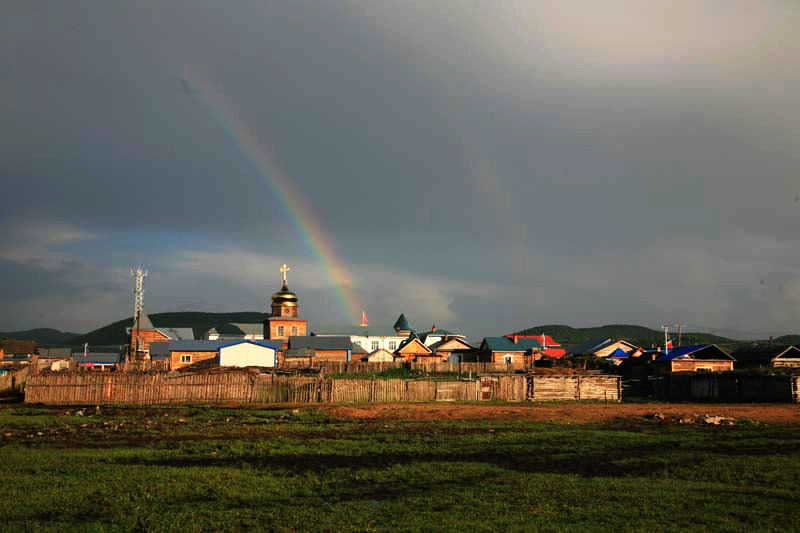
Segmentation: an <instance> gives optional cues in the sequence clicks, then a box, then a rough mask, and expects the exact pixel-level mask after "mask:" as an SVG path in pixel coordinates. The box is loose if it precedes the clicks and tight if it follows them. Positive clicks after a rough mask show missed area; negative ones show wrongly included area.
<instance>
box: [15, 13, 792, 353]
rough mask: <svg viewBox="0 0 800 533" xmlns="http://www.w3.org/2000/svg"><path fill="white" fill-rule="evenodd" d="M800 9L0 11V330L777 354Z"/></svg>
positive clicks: (783, 321) (784, 314)
mask: <svg viewBox="0 0 800 533" xmlns="http://www.w3.org/2000/svg"><path fill="white" fill-rule="evenodd" d="M797 28H800V4H798V3H797V2H795V1H789V0H787V1H783V2H782V1H766V0H752V1H746V2H738V1H733V0H720V1H718V2H711V1H709V2H700V1H697V0H688V1H676V0H665V1H663V2H661V1H658V2H656V1H650V2H648V1H642V2H627V1H622V0H620V1H611V0H609V1H605V0H602V1H601V0H591V1H585V2H577V1H576V2H570V1H564V2H536V1H531V0H523V1H518V2H515V1H512V0H506V1H503V2H489V1H486V2H483V1H481V2H477V1H467V0H453V1H445V0H420V1H412V0H401V1H386V0H382V1H375V0H353V1H346V0H326V1H324V2H323V1H308V2H305V1H299V0H292V1H288V0H287V1H272V0H258V1H256V0H252V1H251V0H236V1H234V2H226V3H221V2H219V1H218V0H191V1H190V0H170V1H168V2H163V1H160V0H159V1H146V0H140V1H136V2H130V1H125V2H122V1H119V2H116V1H109V0H98V1H96V2H93V1H85V2H66V1H65V2H58V1H52V2H43V1H37V0H33V1H31V0H18V1H17V0H12V1H11V2H5V3H4V4H3V7H0V50H3V53H2V54H0V125H1V126H0V179H1V180H2V185H3V188H2V190H3V192H4V193H5V194H4V198H5V201H4V202H3V205H2V209H0V224H1V225H2V228H3V229H4V231H3V235H2V239H1V240H0V331H3V330H5V331H8V330H15V329H27V328H33V327H55V328H59V329H62V330H71V331H78V332H85V331H89V330H91V329H94V328H96V327H99V326H102V325H105V324H107V323H109V322H111V321H113V320H118V319H121V318H125V317H126V316H130V315H131V313H132V306H133V298H132V294H131V287H132V285H131V279H130V276H129V269H130V267H131V266H136V265H138V264H141V265H143V266H145V267H147V268H148V269H149V271H150V276H149V277H148V278H147V280H146V284H145V286H146V289H147V293H146V294H145V307H146V309H147V310H148V311H149V312H160V311H179V310H197V311H234V310H258V311H261V310H264V309H265V308H266V307H267V305H268V299H269V295H270V294H271V293H272V292H273V291H275V290H277V289H278V288H279V285H280V273H279V272H278V268H279V267H280V265H281V264H282V263H284V262H286V263H289V264H290V266H291V267H292V272H291V273H290V286H291V288H292V289H294V290H295V291H296V292H297V293H298V295H299V297H300V305H301V311H302V313H303V314H305V315H306V316H307V317H308V318H309V320H310V321H311V329H314V326H315V325H333V324H347V323H351V324H355V323H357V322H358V319H359V318H360V317H358V316H353V317H351V316H346V311H345V309H344V306H343V305H341V302H340V300H339V299H338V298H337V296H336V294H337V290H338V287H337V286H336V285H337V278H336V277H334V276H331V275H330V271H329V269H327V268H326V266H325V264H324V262H322V261H320V258H319V256H318V255H317V254H315V253H314V250H313V249H312V248H311V247H310V246H309V245H308V243H307V241H306V240H305V239H304V237H303V229H302V228H300V227H298V225H297V224H296V223H295V221H294V220H293V219H292V217H290V216H288V215H287V211H286V209H285V207H284V205H283V203H282V201H281V198H280V197H279V196H278V195H276V193H275V189H274V188H273V187H271V186H270V176H269V175H268V174H269V172H266V173H265V172H264V169H263V168H260V167H259V166H258V165H257V164H256V163H255V162H254V160H253V157H252V154H251V153H248V152H247V150H246V149H244V148H243V147H242V146H241V143H238V142H237V139H236V136H235V132H234V134H233V135H232V134H231V131H226V120H225V116H224V115H222V116H220V113H219V109H215V108H214V106H213V105H210V104H209V102H208V100H207V99H206V98H205V97H204V95H205V94H207V93H211V94H215V95H218V96H219V97H220V98H221V99H224V101H225V102H227V105H228V106H229V107H230V108H231V109H235V110H236V113H237V115H238V117H239V120H240V123H241V124H240V126H241V127H242V128H244V129H246V131H248V132H249V135H250V136H251V139H252V140H253V143H254V146H255V147H256V149H258V150H262V151H263V153H268V154H271V155H270V156H269V157H270V158H271V160H272V161H273V162H274V164H275V168H279V169H281V172H283V173H284V174H285V176H286V177H287V178H288V180H289V181H290V185H291V188H292V189H293V190H294V191H295V193H296V194H297V196H298V198H299V201H300V202H301V203H302V204H304V205H305V206H307V208H308V210H309V212H311V213H312V217H313V223H314V224H316V225H318V226H319V228H320V229H321V231H322V234H324V235H325V236H326V237H325V243H326V245H328V246H330V248H331V249H332V250H333V252H334V253H335V256H336V257H338V260H339V261H340V262H341V264H342V265H343V266H344V267H345V269H346V270H347V272H349V274H350V276H351V278H352V281H353V285H352V286H351V287H347V288H346V292H348V293H349V294H350V299H351V300H352V301H351V304H352V305H353V306H358V307H363V308H364V309H366V311H367V313H368V314H369V316H370V320H371V322H373V324H377V325H385V326H390V325H391V324H392V322H393V321H394V319H395V318H396V317H397V315H398V314H399V313H401V312H404V313H405V314H406V316H407V317H408V318H409V320H410V322H411V324H412V326H413V327H415V328H418V329H425V328H428V327H430V325H432V324H437V325H439V326H442V327H447V328H448V329H456V330H461V331H464V332H465V333H467V334H468V335H469V336H471V337H478V336H483V335H492V334H501V333H505V332H508V331H511V330H514V329H519V328H523V327H527V326H531V325H534V324H547V323H565V324H570V325H574V326H587V325H601V324H607V323H638V324H644V325H649V326H654V327H659V326H660V325H661V324H672V323H675V322H681V323H684V324H688V325H689V326H690V329H694V330H703V331H714V332H717V333H722V334H728V335H732V336H737V337H740V338H748V337H755V336H767V335H770V334H775V335H778V334H782V333H800V246H798V244H800V98H799V97H798V95H800V32H798V31H797Z"/></svg>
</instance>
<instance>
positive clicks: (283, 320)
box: [264, 264, 308, 348]
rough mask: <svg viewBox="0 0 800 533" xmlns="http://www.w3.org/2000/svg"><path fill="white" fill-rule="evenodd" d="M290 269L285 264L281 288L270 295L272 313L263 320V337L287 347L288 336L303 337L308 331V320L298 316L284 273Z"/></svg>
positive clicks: (294, 296) (296, 304)
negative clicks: (280, 342)
mask: <svg viewBox="0 0 800 533" xmlns="http://www.w3.org/2000/svg"><path fill="white" fill-rule="evenodd" d="M290 270H291V269H290V268H289V267H288V266H286V265H285V264H284V265H283V266H282V267H281V269H280V272H281V274H283V285H282V286H281V290H279V291H278V292H276V293H274V294H273V295H272V305H271V311H272V315H271V316H270V317H269V318H267V319H266V320H264V338H265V339H270V340H277V341H282V342H283V343H284V348H286V347H287V344H288V341H289V337H304V336H306V335H307V334H308V333H307V332H308V321H307V320H306V319H305V318H302V317H301V316H300V306H299V305H298V298H297V295H296V294H295V293H294V292H292V291H290V290H289V286H288V281H287V276H286V274H287V273H288V272H289V271H290Z"/></svg>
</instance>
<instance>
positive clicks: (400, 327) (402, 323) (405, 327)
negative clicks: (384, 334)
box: [392, 313, 411, 331]
mask: <svg viewBox="0 0 800 533" xmlns="http://www.w3.org/2000/svg"><path fill="white" fill-rule="evenodd" d="M392 327H393V328H394V329H395V331H411V326H410V325H409V324H408V320H406V315H404V314H403V313H400V316H399V317H397V322H395V323H394V326H392Z"/></svg>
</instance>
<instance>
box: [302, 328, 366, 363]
mask: <svg viewBox="0 0 800 533" xmlns="http://www.w3.org/2000/svg"><path fill="white" fill-rule="evenodd" d="M288 346H289V348H288V349H289V350H297V349H306V350H311V351H312V352H313V355H312V357H313V359H314V361H338V362H349V361H350V360H351V359H352V355H353V342H352V341H351V340H350V337H347V336H344V335H342V336H333V335H332V336H326V335H308V336H296V337H295V336H290V337H289V342H288ZM293 353H296V352H292V354H293ZM292 354H290V355H292ZM292 357H296V356H294V355H292Z"/></svg>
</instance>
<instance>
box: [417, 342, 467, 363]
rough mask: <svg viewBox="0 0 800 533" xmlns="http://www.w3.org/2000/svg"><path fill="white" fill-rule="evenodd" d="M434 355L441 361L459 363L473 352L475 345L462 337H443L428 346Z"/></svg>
mask: <svg viewBox="0 0 800 533" xmlns="http://www.w3.org/2000/svg"><path fill="white" fill-rule="evenodd" d="M428 348H430V350H431V351H432V352H433V354H434V356H435V357H436V358H437V359H439V360H440V361H441V362H443V363H461V362H463V361H467V360H468V359H469V358H470V355H471V354H472V353H474V352H475V346H473V345H471V344H470V343H468V342H467V341H466V340H464V338H463V337H461V336H459V337H452V338H444V339H442V340H440V341H439V342H435V343H433V344H431V345H429V346H428Z"/></svg>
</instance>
